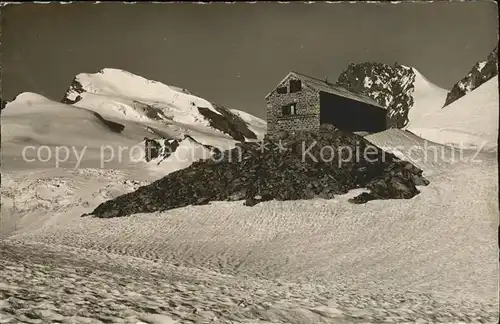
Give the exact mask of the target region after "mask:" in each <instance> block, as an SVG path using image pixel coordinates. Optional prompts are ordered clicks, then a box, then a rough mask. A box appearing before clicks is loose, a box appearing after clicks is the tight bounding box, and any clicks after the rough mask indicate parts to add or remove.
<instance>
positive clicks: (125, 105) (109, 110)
mask: <svg viewBox="0 0 500 324" xmlns="http://www.w3.org/2000/svg"><path fill="white" fill-rule="evenodd" d="M63 102H64V103H68V104H75V105H76V106H79V107H84V108H87V109H90V110H93V111H97V112H99V113H100V114H102V115H103V116H109V117H113V118H119V119H126V120H132V121H139V122H144V121H157V122H163V123H167V124H176V125H178V126H181V127H187V128H194V129H203V130H205V131H211V132H213V133H217V134H218V135H219V136H230V137H232V138H234V139H237V140H241V139H244V138H249V139H250V138H253V137H255V134H254V133H252V132H251V130H250V129H249V126H251V125H247V123H245V122H244V121H243V120H241V119H240V118H238V116H237V115H235V114H233V113H232V112H231V111H230V110H228V109H226V108H224V107H222V106H220V105H216V104H214V103H211V102H209V101H208V100H205V99H203V98H201V97H199V96H196V95H193V94H192V93H191V92H189V91H188V90H186V89H181V88H178V87H174V86H168V85H165V84H163V83H160V82H158V81H153V80H148V79H146V78H144V77H142V76H138V75H135V74H133V73H130V72H127V71H124V70H120V69H111V68H106V69H103V70H101V71H99V72H98V73H80V74H78V75H77V76H76V77H75V78H74V80H73V82H72V84H71V86H70V88H69V89H68V91H67V92H66V95H65V97H64V99H63Z"/></svg>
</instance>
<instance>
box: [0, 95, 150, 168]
mask: <svg viewBox="0 0 500 324" xmlns="http://www.w3.org/2000/svg"><path fill="white" fill-rule="evenodd" d="M0 122H1V126H2V167H3V168H4V169H5V168H7V169H9V168H14V169H37V168H46V167H75V166H79V167H84V166H87V167H100V161H101V160H104V159H108V160H109V159H110V154H111V155H114V154H116V156H115V157H114V158H113V159H114V160H115V162H116V163H115V167H116V166H117V165H118V164H122V163H123V164H127V163H128V162H129V161H128V155H127V153H126V152H127V150H130V149H132V147H133V146H134V145H136V144H137V143H138V142H139V141H140V139H142V138H144V136H146V135H150V134H151V133H150V132H148V131H147V130H146V129H145V128H144V127H143V126H140V125H135V124H124V123H116V122H113V121H111V120H107V119H104V118H103V117H102V116H100V115H98V114H96V113H95V112H93V111H91V110H87V109H84V108H79V107H74V106H70V105H65V104H61V103H58V102H55V101H52V100H49V99H47V98H45V97H43V96H40V95H38V94H34V93H23V94H20V95H19V96H17V97H16V99H15V100H14V101H12V102H10V103H9V104H8V105H7V106H6V108H5V109H3V110H2V113H1V121H0ZM119 147H122V148H123V149H124V151H123V152H124V158H123V159H121V158H119V157H118V155H117V153H118V148H119ZM105 148H107V149H105ZM104 151H106V152H104ZM58 152H59V153H58ZM103 152H104V153H103ZM23 154H24V156H23ZM58 154H59V155H58ZM80 157H83V159H80ZM62 160H66V161H62ZM78 161H83V162H84V164H81V165H78V164H77V163H78Z"/></svg>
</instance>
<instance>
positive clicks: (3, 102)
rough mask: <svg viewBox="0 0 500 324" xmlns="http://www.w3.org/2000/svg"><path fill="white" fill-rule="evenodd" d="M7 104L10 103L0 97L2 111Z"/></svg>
mask: <svg viewBox="0 0 500 324" xmlns="http://www.w3.org/2000/svg"><path fill="white" fill-rule="evenodd" d="M7 104H8V102H7V101H5V100H3V99H2V98H1V97H0V110H2V109H4V108H5V106H6V105H7Z"/></svg>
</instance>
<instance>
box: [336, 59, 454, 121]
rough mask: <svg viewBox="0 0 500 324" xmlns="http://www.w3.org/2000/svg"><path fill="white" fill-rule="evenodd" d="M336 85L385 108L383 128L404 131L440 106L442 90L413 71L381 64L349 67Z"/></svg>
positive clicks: (400, 66)
mask: <svg viewBox="0 0 500 324" xmlns="http://www.w3.org/2000/svg"><path fill="white" fill-rule="evenodd" d="M337 85H340V86H343V87H345V88H346V89H348V90H350V91H352V92H355V93H361V94H364V95H367V96H369V97H371V98H373V99H375V100H376V101H377V102H378V103H379V104H380V105H382V106H384V107H386V108H387V125H388V127H390V128H404V127H406V126H407V125H408V124H409V122H410V121H411V120H412V119H413V118H419V116H420V115H422V114H426V113H428V111H429V110H433V109H434V108H438V107H440V106H442V103H443V102H444V98H445V96H446V90H445V89H441V88H440V87H438V86H436V85H434V84H433V83H432V82H430V81H429V80H428V79H427V78H425V77H424V76H423V75H422V74H421V73H420V72H419V71H418V70H417V69H415V68H413V67H409V66H406V65H399V64H397V63H396V64H394V65H388V64H384V63H374V62H364V63H358V64H355V63H351V64H350V65H349V66H348V68H347V69H346V70H345V71H344V72H342V73H341V74H340V76H339V78H338V80H337Z"/></svg>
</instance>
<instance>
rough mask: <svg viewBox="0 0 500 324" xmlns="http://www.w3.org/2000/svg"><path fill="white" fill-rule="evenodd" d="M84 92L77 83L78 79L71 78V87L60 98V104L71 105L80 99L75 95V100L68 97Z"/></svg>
mask: <svg viewBox="0 0 500 324" xmlns="http://www.w3.org/2000/svg"><path fill="white" fill-rule="evenodd" d="M83 92H85V89H84V88H83V86H82V84H81V83H80V82H79V81H78V79H77V78H76V77H75V78H73V81H71V85H70V86H69V88H68V90H67V91H66V93H65V94H64V97H63V98H62V100H61V102H62V103H64V104H68V105H72V104H75V103H77V102H78V101H80V100H81V99H82V97H81V96H80V95H77V96H76V97H75V99H70V98H69V97H70V95H71V94H72V93H79V94H81V93H83Z"/></svg>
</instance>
